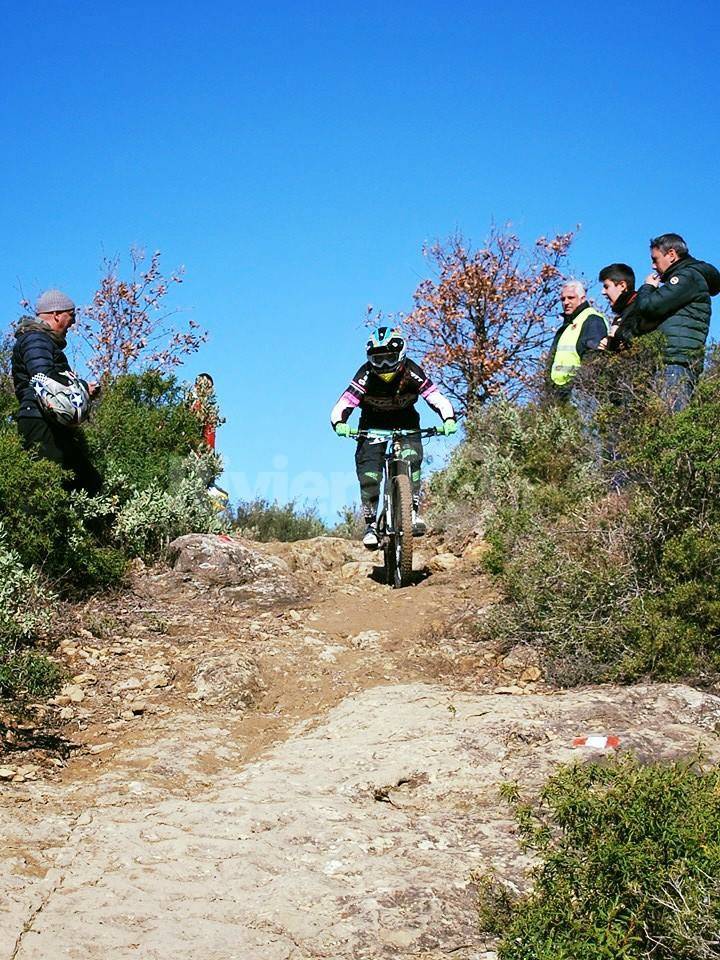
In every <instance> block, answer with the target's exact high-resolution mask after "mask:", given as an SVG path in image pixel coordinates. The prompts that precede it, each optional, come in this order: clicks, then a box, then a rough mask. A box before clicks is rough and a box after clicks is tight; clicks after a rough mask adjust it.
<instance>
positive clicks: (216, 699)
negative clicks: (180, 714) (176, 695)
mask: <svg viewBox="0 0 720 960" xmlns="http://www.w3.org/2000/svg"><path fill="white" fill-rule="evenodd" d="M193 687H194V692H193V693H191V694H190V699H191V700H200V701H202V702H203V703H206V704H208V705H213V706H215V705H218V704H223V705H227V706H229V707H231V708H232V709H236V710H237V709H242V708H244V707H247V706H248V705H249V704H250V703H252V701H253V699H254V697H255V695H256V694H257V692H258V691H259V690H260V689H261V687H262V684H261V681H260V676H259V673H258V668H257V664H256V663H255V661H254V660H253V659H252V658H251V657H249V656H247V655H246V654H243V653H241V652H239V651H237V650H233V651H231V652H228V653H226V654H216V655H214V656H206V657H204V658H203V661H202V663H200V664H199V665H198V667H197V668H196V670H195V673H194V675H193Z"/></svg>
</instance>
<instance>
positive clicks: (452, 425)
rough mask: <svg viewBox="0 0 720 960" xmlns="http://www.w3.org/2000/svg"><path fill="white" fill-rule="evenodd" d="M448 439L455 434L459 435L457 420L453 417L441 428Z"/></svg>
mask: <svg viewBox="0 0 720 960" xmlns="http://www.w3.org/2000/svg"><path fill="white" fill-rule="evenodd" d="M440 429H441V430H442V432H443V433H444V434H445V436H446V437H449V436H450V435H451V434H453V433H457V420H453V419H452V417H451V418H450V419H449V420H446V421H445V423H443V425H442V427H441V428H440Z"/></svg>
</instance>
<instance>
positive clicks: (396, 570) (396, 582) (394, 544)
mask: <svg viewBox="0 0 720 960" xmlns="http://www.w3.org/2000/svg"><path fill="white" fill-rule="evenodd" d="M392 498H393V516H394V521H395V522H394V527H395V536H394V537H392V538H391V543H390V544H389V545H388V549H391V550H392V551H393V563H392V566H393V570H392V586H393V587H394V588H395V589H398V588H400V587H406V586H407V585H408V584H409V583H410V580H411V578H412V560H413V525H412V486H411V485H410V477H408V476H407V475H406V474H402V473H401V474H399V475H398V476H396V477H394V478H393V486H392ZM388 582H389V581H388Z"/></svg>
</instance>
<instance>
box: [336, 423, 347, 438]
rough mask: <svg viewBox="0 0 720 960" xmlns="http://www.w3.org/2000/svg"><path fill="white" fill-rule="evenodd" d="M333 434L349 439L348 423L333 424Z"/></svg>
mask: <svg viewBox="0 0 720 960" xmlns="http://www.w3.org/2000/svg"><path fill="white" fill-rule="evenodd" d="M335 433H336V434H337V435H338V436H339V437H349V436H350V424H349V423H336V424H335Z"/></svg>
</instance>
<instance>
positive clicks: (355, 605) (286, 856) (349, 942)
mask: <svg viewBox="0 0 720 960" xmlns="http://www.w3.org/2000/svg"><path fill="white" fill-rule="evenodd" d="M269 549H270V550H271V551H274V552H275V553H277V554H278V555H280V556H282V557H284V559H285V561H286V562H287V563H288V564H289V566H290V568H291V569H292V572H291V574H289V576H288V577H287V578H285V580H283V582H282V583H280V579H282V578H280V579H279V580H278V583H277V584H275V585H274V586H273V585H272V584H270V585H269V587H268V589H267V590H265V591H263V590H260V591H252V590H241V589H237V590H234V591H233V590H230V591H227V590H219V589H215V588H212V587H208V586H206V585H201V584H198V583H197V582H195V581H193V580H192V579H190V578H187V579H182V578H179V577H178V576H177V575H176V574H171V573H168V572H162V571H160V572H157V571H155V572H153V571H150V572H144V573H141V574H139V575H138V577H137V580H136V583H135V590H134V593H133V594H132V595H129V596H127V597H124V598H121V599H118V600H117V601H115V602H114V603H113V604H110V605H108V604H107V603H106V604H105V605H104V606H103V608H102V609H99V608H98V609H94V608H89V609H88V610H86V611H85V616H86V621H87V622H88V623H89V624H90V625H91V627H92V631H91V632H88V631H85V632H83V633H81V635H80V636H79V637H77V638H71V639H70V640H69V641H68V642H66V643H65V644H64V646H63V649H64V654H65V656H66V657H67V660H68V663H69V665H70V668H71V672H72V674H73V676H74V678H75V679H74V681H73V683H71V684H70V685H69V686H68V687H67V688H66V690H65V692H64V693H63V694H62V695H61V696H60V697H59V698H58V704H57V706H56V710H57V711H59V712H60V713H61V715H62V716H63V717H64V718H65V726H64V727H63V735H64V736H65V738H66V739H67V740H68V741H69V742H72V744H74V745H76V747H77V748H76V749H73V750H72V752H71V754H70V756H69V758H68V759H67V760H66V761H62V760H58V759H57V757H56V758H54V761H53V762H52V763H49V764H48V765H47V766H46V767H45V769H43V770H42V771H38V770H37V769H35V770H33V769H29V767H30V765H29V764H27V763H25V764H24V765H23V763H22V761H20V760H17V759H16V757H15V756H13V758H12V759H13V763H14V767H13V769H15V770H16V771H17V772H16V775H15V776H14V777H13V780H12V781H11V782H9V783H5V784H4V785H1V786H0V791H1V792H0V816H1V817H2V824H1V826H2V831H3V837H4V838H5V843H4V846H3V849H2V853H1V855H0V960H5V958H8V960H10V958H11V960H31V958H40V957H42V958H44V960H53V958H55V957H58V958H60V957H63V958H78V960H79V958H110V957H112V958H113V960H124V958H126V957H127V958H131V957H132V958H137V957H142V958H147V960H165V958H170V957H172V958H173V960H185V958H187V960H191V958H197V957H203V958H205V960H229V958H232V957H237V958H243V960H255V958H257V960H266V958H267V960H275V958H278V960H280V958H287V960H290V958H315V957H328V958H345V957H348V958H350V957H368V958H369V957H397V956H408V957H420V958H425V960H430V958H441V957H453V958H456V960H457V958H460V960H470V958H481V957H488V958H489V957H491V956H493V953H492V951H491V949H490V947H491V945H490V944H486V943H484V941H483V940H482V938H481V937H480V936H479V935H478V932H477V930H476V927H475V921H474V906H473V896H474V895H473V885H472V882H471V880H470V874H471V872H472V871H473V870H475V869H481V870H484V869H487V868H488V867H492V866H494V867H496V868H497V869H499V870H500V871H501V872H504V873H506V874H507V872H508V870H511V871H513V873H514V875H516V876H520V875H521V871H522V867H523V865H524V861H523V859H522V857H521V856H520V854H519V852H518V850H517V846H516V843H515V839H514V834H513V829H512V825H511V824H510V823H509V822H508V820H507V812H506V811H505V809H504V807H503V805H502V803H501V801H500V799H499V797H498V793H497V785H498V784H499V783H500V782H502V781H503V780H504V779H507V778H514V777H518V778H519V779H522V781H523V782H524V783H526V784H528V785H530V786H532V785H533V784H538V783H539V782H541V780H542V778H543V777H544V776H546V775H547V772H548V771H549V770H550V769H551V768H552V766H553V764H555V763H557V762H559V761H565V760H568V759H571V758H572V757H573V756H575V752H574V751H573V749H572V739H573V736H576V735H578V734H582V733H588V732H603V731H604V732H612V733H615V734H619V735H620V736H621V738H622V740H623V743H624V745H628V746H632V747H633V748H635V749H637V750H639V751H641V752H646V753H651V754H652V755H654V756H658V755H666V756H672V755H675V754H676V753H682V752H686V751H688V750H690V749H692V747H693V746H694V744H695V743H696V742H697V741H698V739H700V738H702V739H704V740H705V742H706V743H707V744H708V749H709V750H710V751H711V753H712V752H713V751H715V750H716V746H715V744H716V741H717V737H716V736H715V735H714V733H713V730H714V728H715V725H716V724H717V722H718V719H719V718H720V700H717V699H716V698H713V697H710V696H706V695H703V694H700V693H697V692H696V691H693V690H690V689H689V688H686V687H682V686H670V685H659V686H655V687H636V688H625V689H620V690H618V689H616V688H609V687H607V688H602V689H601V690H587V691H574V692H572V693H566V694H561V695H559V694H556V693H553V692H551V691H548V690H545V689H544V687H543V684H542V679H541V678H538V673H539V671H538V670H537V668H535V667H534V666H533V664H532V663H530V662H529V661H525V660H523V659H521V658H518V657H509V658H506V659H505V660H503V661H501V660H499V659H498V658H497V657H495V656H494V654H493V653H492V651H489V650H482V649H479V646H478V644H477V643H476V642H475V641H474V640H473V638H472V635H471V632H469V627H470V626H471V624H472V622H473V620H474V618H475V617H476V615H477V611H478V609H479V608H481V607H482V605H483V604H485V603H487V602H488V600H489V597H490V595H489V591H488V587H487V585H486V584H484V583H483V581H482V580H481V579H480V578H478V576H477V573H476V571H475V570H474V569H473V565H472V561H471V559H467V558H466V559H465V560H463V561H461V560H453V559H452V558H449V557H448V556H447V555H443V556H441V557H436V558H435V559H433V554H434V553H436V552H437V550H442V547H441V546H440V545H438V544H435V545H434V549H433V545H430V546H429V547H427V548H426V555H425V557H422V556H420V557H418V578H417V584H416V585H415V586H413V587H412V588H409V589H407V590H403V591H390V590H388V589H387V588H386V587H385V586H384V585H382V584H381V583H379V582H377V581H376V580H375V579H373V578H372V576H368V573H369V572H370V567H369V565H368V564H367V557H366V556H365V555H364V554H363V553H362V549H361V548H356V547H354V546H348V545H347V544H343V543H339V542H334V541H333V542H329V543H328V542H323V541H316V542H309V543H308V544H304V545H299V546H296V547H289V546H283V545H276V546H275V547H271V548H269ZM426 560H429V562H430V567H431V568H433V567H434V568H435V572H432V573H431V575H429V576H428V575H427V570H426V571H425V573H423V572H421V571H422V569H423V567H424V565H425V561H426ZM443 568H449V569H443ZM466 625H467V626H466ZM501 691H509V694H506V695H498V693H499V692H501ZM660 734H661V735H662V739H660ZM21 755H24V756H26V757H27V756H35V754H34V753H32V751H20V750H17V751H16V756H17V757H20V756H21ZM5 759H7V757H6V758H5ZM23 770H25V772H24V773H23Z"/></svg>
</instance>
